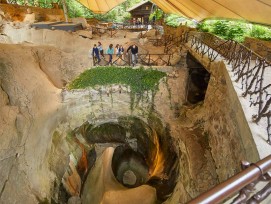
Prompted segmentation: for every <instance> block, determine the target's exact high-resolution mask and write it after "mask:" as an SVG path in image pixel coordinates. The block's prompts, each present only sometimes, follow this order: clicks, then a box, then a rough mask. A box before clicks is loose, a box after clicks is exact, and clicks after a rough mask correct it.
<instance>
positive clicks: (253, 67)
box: [180, 33, 271, 144]
mask: <svg viewBox="0 0 271 204" xmlns="http://www.w3.org/2000/svg"><path fill="white" fill-rule="evenodd" d="M186 36H187V37H186V38H180V39H181V40H182V42H181V43H183V44H186V46H190V48H192V49H194V50H195V51H196V52H197V53H198V54H200V55H201V56H204V55H207V57H208V58H209V61H210V62H213V61H214V60H216V59H217V57H218V56H219V55H220V56H222V57H224V59H225V60H226V61H227V62H228V64H231V65H232V72H233V73H234V76H235V81H236V82H239V83H240V84H241V89H242V90H243V94H242V96H243V97H247V96H249V101H250V106H255V107H256V108H257V114H254V115H252V120H253V122H255V123H258V122H259V121H261V120H265V121H266V123H267V126H266V131H267V135H268V139H267V142H268V143H269V144H271V109H270V107H271V83H270V76H268V74H267V73H266V72H267V69H269V70H268V71H269V74H270V72H271V70H270V69H271V63H270V62H268V61H267V60H266V59H265V58H263V57H262V56H260V55H258V54H257V53H255V52H253V51H252V50H250V49H249V48H247V47H246V46H244V45H242V44H239V43H238V42H235V41H232V40H223V39H221V38H218V37H217V36H215V35H212V34H210V33H195V34H192V35H191V34H189V33H186ZM187 42H189V43H190V44H189V43H187Z"/></svg>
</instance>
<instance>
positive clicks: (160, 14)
mask: <svg viewBox="0 0 271 204" xmlns="http://www.w3.org/2000/svg"><path fill="white" fill-rule="evenodd" d="M163 15H164V12H163V11H162V10H161V9H156V10H155V11H154V12H153V13H151V14H150V16H149V20H150V21H152V19H153V17H155V20H160V19H162V18H163Z"/></svg>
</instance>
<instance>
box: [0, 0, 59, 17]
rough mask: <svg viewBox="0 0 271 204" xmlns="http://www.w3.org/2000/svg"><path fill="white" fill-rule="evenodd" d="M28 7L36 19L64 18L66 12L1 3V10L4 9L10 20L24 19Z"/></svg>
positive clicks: (5, 15)
mask: <svg viewBox="0 0 271 204" xmlns="http://www.w3.org/2000/svg"><path fill="white" fill-rule="evenodd" d="M28 8H30V9H31V11H32V12H33V13H34V14H35V18H36V21H62V20H64V12H63V10H62V9H44V8H40V7H31V6H20V5H16V4H0V10H2V12H3V14H4V17H5V19H6V20H8V21H23V20H24V18H25V16H26V15H27V9H28Z"/></svg>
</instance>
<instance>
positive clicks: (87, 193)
mask: <svg viewBox="0 0 271 204" xmlns="http://www.w3.org/2000/svg"><path fill="white" fill-rule="evenodd" d="M152 120H156V121H149V122H145V121H143V120H142V119H140V118H138V117H132V116H128V117H119V118H118V119H117V121H110V122H105V123H102V124H99V125H93V124H90V123H89V122H85V123H83V124H82V125H81V126H80V127H78V128H76V129H75V130H74V131H73V133H72V136H73V138H74V141H75V142H74V144H77V145H78V146H80V149H81V153H79V154H78V155H80V159H78V162H77V163H76V162H74V169H72V168H71V169H69V172H68V174H66V177H65V178H64V187H65V189H66V191H67V192H68V194H72V193H71V192H74V191H75V190H74V189H75V188H77V189H79V191H80V193H78V194H77V195H78V196H80V198H81V200H82V203H103V202H105V201H106V200H107V199H108V196H109V197H110V199H113V200H114V199H117V200H118V201H119V202H124V203H125V202H126V201H127V199H128V200H129V199H133V200H134V201H135V200H136V199H137V200H138V202H140V200H141V199H142V198H143V197H146V196H147V197H148V199H150V201H149V203H153V202H158V203H159V202H163V201H165V200H166V199H167V198H168V197H169V196H170V195H171V193H172V192H173V190H174V188H175V185H176V183H177V178H178V175H179V164H178V162H179V159H178V156H177V153H176V147H175V146H174V143H173V141H172V138H171V136H170V133H169V130H168V128H167V127H163V126H161V124H162V123H161V121H159V120H160V119H159V118H157V117H152ZM147 121H148V120H147ZM154 124H155V125H154ZM158 124H160V125H158ZM75 154H76V153H75ZM77 174H78V175H77ZM79 177H80V178H79ZM78 185H80V187H79V186H78ZM109 192H110V195H108V193H109ZM141 193H144V194H145V195H144V196H143V197H140V196H138V195H140V194H141ZM73 194H74V193H73ZM75 195H76V193H75ZM113 200H111V201H112V202H113ZM113 203H114V202H113Z"/></svg>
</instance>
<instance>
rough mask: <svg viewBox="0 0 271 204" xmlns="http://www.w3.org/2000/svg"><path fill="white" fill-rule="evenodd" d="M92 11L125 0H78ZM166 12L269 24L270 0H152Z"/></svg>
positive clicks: (109, 7)
mask: <svg viewBox="0 0 271 204" xmlns="http://www.w3.org/2000/svg"><path fill="white" fill-rule="evenodd" d="M79 1H80V2H81V3H82V4H83V5H85V6H86V7H87V8H89V9H90V10H92V11H93V12H94V13H106V12H108V11H109V10H111V9H112V8H114V7H115V6H117V5H119V4H121V3H122V2H124V1H125V0H79ZM152 2H153V3H155V4H156V5H157V6H158V7H159V8H161V9H162V10H163V11H164V12H166V13H176V14H179V15H182V16H185V17H188V18H192V19H195V20H197V21H201V20H203V19H206V18H230V19H242V20H248V21H251V22H256V23H261V24H269V25H271V0H152Z"/></svg>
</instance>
